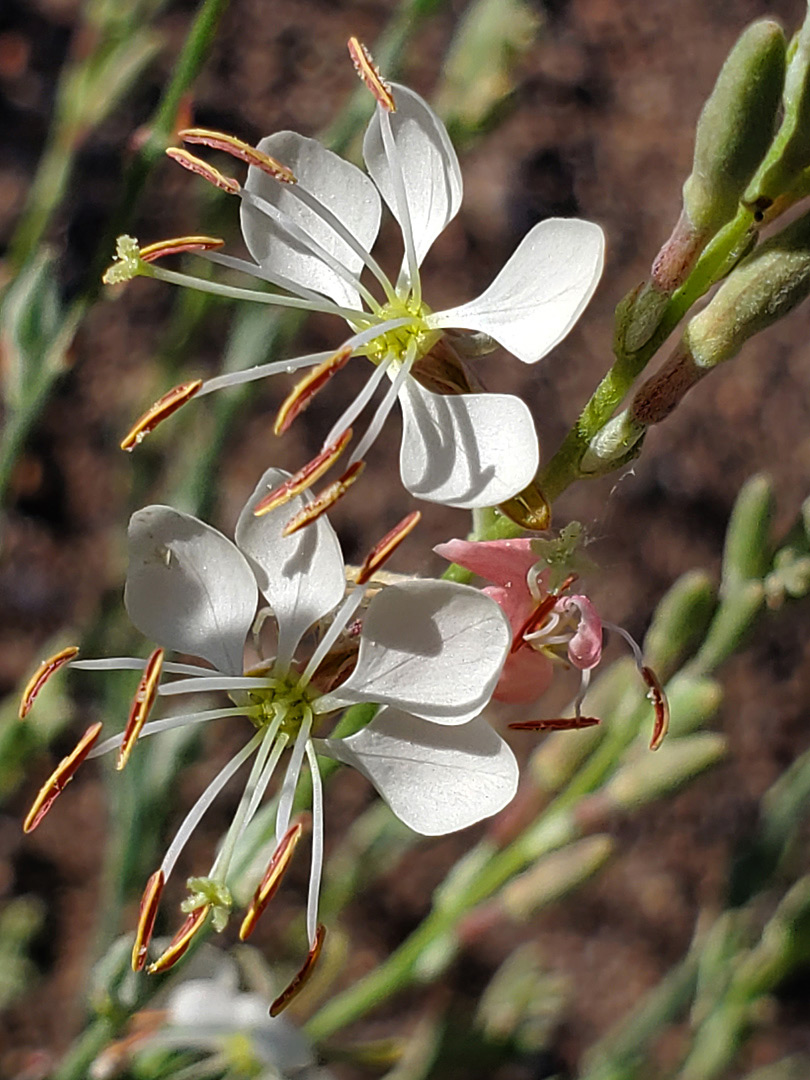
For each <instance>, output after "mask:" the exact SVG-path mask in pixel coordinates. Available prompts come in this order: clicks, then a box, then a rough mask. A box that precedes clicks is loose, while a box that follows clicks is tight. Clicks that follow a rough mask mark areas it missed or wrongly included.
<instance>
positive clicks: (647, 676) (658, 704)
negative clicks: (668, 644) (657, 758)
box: [641, 665, 669, 750]
mask: <svg viewBox="0 0 810 1080" xmlns="http://www.w3.org/2000/svg"><path fill="white" fill-rule="evenodd" d="M641 677H642V678H643V679H644V682H645V683H646V684H647V686H648V687H649V688H650V691H649V695H648V696H649V698H650V700H651V701H652V703H653V708H654V709H655V723H654V724H653V733H652V738H651V739H650V749H651V750H657V749H658V747H659V746H660V745H661V743H662V742H663V741H664V738H665V736H666V733H667V732H668V731H669V702H668V701H667V695H666V694H665V692H664V688H663V686H661V683H660V681H659V679H658V676H657V675H656V674H655V672H654V671H653V670H652V668H649V667H646V665H645V666H644V667H643V668H642V669H641Z"/></svg>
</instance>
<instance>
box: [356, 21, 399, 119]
mask: <svg viewBox="0 0 810 1080" xmlns="http://www.w3.org/2000/svg"><path fill="white" fill-rule="evenodd" d="M347 44H348V47H349V55H350V56H351V58H352V63H353V64H354V69H355V71H356V72H357V74H358V75H359V76H360V78H361V80H362V81H363V82H364V83H365V84H366V86H367V87H368V89H369V90H370V91H371V92H372V94H373V95H374V97H375V98H376V99H377V101H378V103H379V104H380V105H382V107H383V108H384V109H385V110H386V111H387V112H396V111H397V107H396V105H395V103H394V96H393V94H392V93H391V87H390V86H389V85H388V83H387V82H386V81H385V79H383V77H382V75H380V71H379V68H378V67H377V65H376V64H375V63H374V61H373V60H372V58H371V53H370V52H369V51H368V49H367V48H366V46H365V45H363V44H362V43H361V42H360V41H358V40H357V38H356V37H350V38H349V40H348V43H347Z"/></svg>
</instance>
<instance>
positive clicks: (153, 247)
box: [138, 236, 225, 263]
mask: <svg viewBox="0 0 810 1080" xmlns="http://www.w3.org/2000/svg"><path fill="white" fill-rule="evenodd" d="M224 245H225V241H224V240H220V239H218V238H217V237H216V236H176V237H174V239H172V240H158V242H157V243H155V244H147V245H146V247H142V248H141V249H140V251H139V252H138V256H139V258H140V259H141V261H142V262H147V263H150V262H154V261H155V259H162V258H163V257H164V256H166V255H182V254H184V253H186V252H189V251H215V250H216V249H217V248H221V247H224Z"/></svg>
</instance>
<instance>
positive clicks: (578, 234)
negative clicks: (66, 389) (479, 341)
mask: <svg viewBox="0 0 810 1080" xmlns="http://www.w3.org/2000/svg"><path fill="white" fill-rule="evenodd" d="M604 255H605V237H604V234H603V232H602V230H601V229H600V228H599V226H598V225H594V224H593V223H592V222H590V221H579V220H576V219H573V218H572V219H568V218H549V219H548V220H547V221H541V222H540V224H539V225H535V226H534V228H533V229H531V230H530V231H529V232H528V233H527V234H526V236H524V237H523V240H521V242H520V244H519V245H518V248H517V250H516V251H515V252H514V254H513V255H512V257H511V258H510V259H509V261H508V262H507V264H506V266H504V268H503V270H501V272H500V274H498V276H497V277H496V278H495V280H494V281H493V282H492V284H491V285H490V287H489V288H488V289H487V290H486V291H485V292H483V293H482V294H481V296H479V297H478V299H477V300H471V301H470V303H469V304H463V305H462V306H461V307H457V308H451V309H450V310H449V311H441V312H437V313H436V314H435V315H433V316H432V318H431V322H432V323H433V325H435V326H437V327H457V328H459V329H463V330H481V331H483V332H484V333H485V334H489V335H490V337H493V338H495V340H496V341H498V342H500V344H501V345H503V346H504V348H506V349H508V350H509V351H510V352H511V353H514V354H515V356H517V358H518V359H519V360H522V361H523V362H524V363H526V364H533V363H535V361H537V360H539V359H540V358H541V357H542V356H545V355H546V353H547V352H550V351H551V350H552V349H553V348H554V346H555V345H558V344H559V342H561V341H562V339H563V338H564V337H565V335H566V334H567V333H568V331H569V330H570V329H571V328H572V327H573V325H574V323H575V322H576V321H577V319H578V318H579V317H580V315H581V314H582V312H583V311H584V310H585V306H586V305H587V303H588V301H589V300H590V298H591V297H592V296H593V293H594V290H595V289H596V286H597V284H598V283H599V278H600V277H601V274H602V265H603V262H604Z"/></svg>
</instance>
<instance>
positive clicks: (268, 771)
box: [237, 731, 290, 839]
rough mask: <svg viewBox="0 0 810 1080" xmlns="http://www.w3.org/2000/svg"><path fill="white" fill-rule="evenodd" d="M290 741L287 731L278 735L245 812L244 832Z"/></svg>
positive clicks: (254, 814)
mask: <svg viewBox="0 0 810 1080" xmlns="http://www.w3.org/2000/svg"><path fill="white" fill-rule="evenodd" d="M289 741H290V736H289V735H288V734H287V733H286V732H285V731H282V732H281V734H280V735H279V736H278V737H277V739H276V741H275V745H274V746H273V752H272V753H271V755H270V757H269V758H268V759H267V764H266V765H265V767H264V772H263V773H262V775H261V776H260V778H259V783H258V784H257V785H256V791H255V792H254V793H253V798H252V799H251V800H250V804H249V805H248V808H247V813H246V814H245V821H244V824H243V825H242V833H244V831H245V829H246V828H247V827H248V825H250V823H251V821H253V818H254V817H255V816H256V811H257V810H258V809H259V803H260V802H261V801H262V799H263V798H264V793H265V792H266V791H267V786H268V784H269V783H270V780H271V779H272V776H273V773H274V772H275V769H276V765H278V762H279V758H280V757H281V755H282V754H283V753H284V750H285V749H286V746H287V743H288V742H289ZM240 835H241V833H240ZM237 839H238V837H237Z"/></svg>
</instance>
